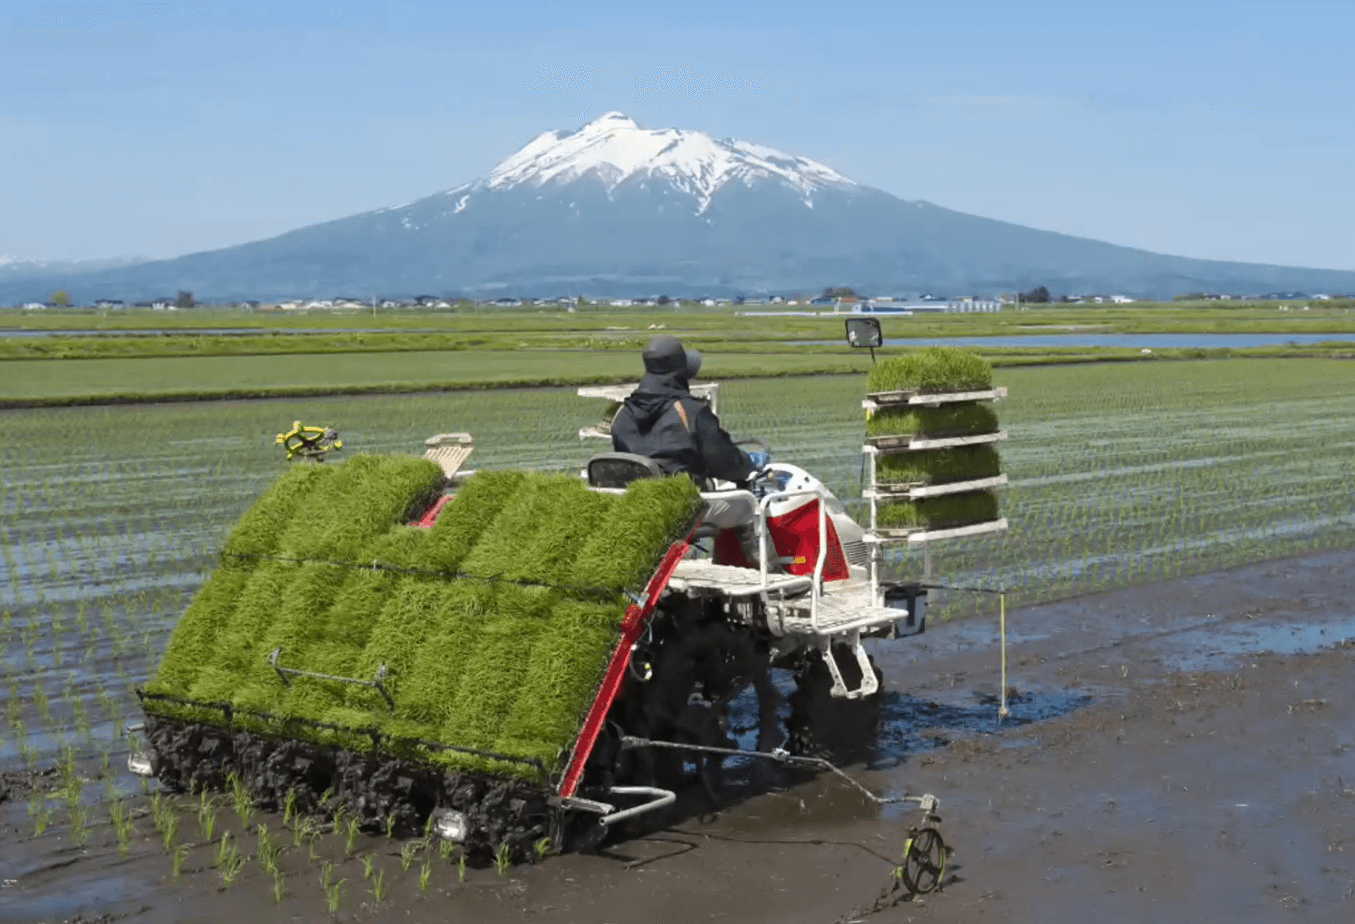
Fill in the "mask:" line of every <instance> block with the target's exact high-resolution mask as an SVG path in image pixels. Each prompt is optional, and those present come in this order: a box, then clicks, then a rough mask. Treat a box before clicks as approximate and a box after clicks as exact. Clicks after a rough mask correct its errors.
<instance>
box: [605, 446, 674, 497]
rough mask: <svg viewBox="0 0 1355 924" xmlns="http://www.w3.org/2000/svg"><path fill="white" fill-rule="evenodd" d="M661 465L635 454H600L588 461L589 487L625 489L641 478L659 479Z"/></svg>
mask: <svg viewBox="0 0 1355 924" xmlns="http://www.w3.org/2000/svg"><path fill="white" fill-rule="evenodd" d="M662 474H663V469H661V468H659V463H657V462H655V461H654V460H653V459H651V458H649V457H648V456H637V455H636V454H635V453H633V452H600V453H598V454H597V455H595V456H593V458H591V459H589V460H588V485H589V487H593V488H624V487H625V486H626V485H628V484H630V483H631V482H632V481H636V480H638V479H640V478H658V477H659V476H661V475H662Z"/></svg>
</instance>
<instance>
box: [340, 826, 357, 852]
mask: <svg viewBox="0 0 1355 924" xmlns="http://www.w3.org/2000/svg"><path fill="white" fill-rule="evenodd" d="M358 828H359V822H358V819H357V818H356V817H350V818H348V819H346V820H345V821H344V829H343V834H344V838H343V855H344V856H345V857H351V856H352V855H353V845H354V844H355V843H356V842H357V839H358Z"/></svg>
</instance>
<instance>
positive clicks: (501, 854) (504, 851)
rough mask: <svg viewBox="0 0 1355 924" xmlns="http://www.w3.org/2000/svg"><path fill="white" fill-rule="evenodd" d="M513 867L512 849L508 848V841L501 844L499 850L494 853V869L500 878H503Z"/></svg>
mask: <svg viewBox="0 0 1355 924" xmlns="http://www.w3.org/2000/svg"><path fill="white" fill-rule="evenodd" d="M512 865H513V853H512V848H510V847H509V846H508V842H507V841H504V842H502V843H501V844H499V846H498V848H497V849H496V850H495V851H494V869H495V870H496V871H497V872H498V874H499V876H500V877H501V878H502V876H503V875H504V874H505V873H507V872H508V868H509V867H510V866H512Z"/></svg>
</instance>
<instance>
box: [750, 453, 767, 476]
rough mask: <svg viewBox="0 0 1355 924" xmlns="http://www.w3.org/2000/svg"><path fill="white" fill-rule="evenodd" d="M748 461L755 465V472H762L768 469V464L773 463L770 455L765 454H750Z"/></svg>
mask: <svg viewBox="0 0 1355 924" xmlns="http://www.w3.org/2000/svg"><path fill="white" fill-rule="evenodd" d="M748 461H749V462H752V463H753V471H756V472H760V471H762V470H763V469H764V468H766V467H767V463H768V462H770V461H772V457H771V455H770V454H768V453H765V452H750V453H748Z"/></svg>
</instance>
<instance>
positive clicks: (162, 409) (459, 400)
mask: <svg viewBox="0 0 1355 924" xmlns="http://www.w3.org/2000/svg"><path fill="white" fill-rule="evenodd" d="M994 378H995V383H996V384H999V385H1004V386H1006V387H1007V388H1008V389H1009V392H1010V396H1009V398H1007V399H1006V400H1004V401H1001V402H999V403H998V404H997V405H996V410H997V413H998V415H999V420H1000V425H1001V427H1002V428H1003V429H1005V430H1006V431H1007V432H1008V433H1009V438H1008V439H1007V440H1006V441H1004V442H1001V443H999V444H998V449H999V452H1000V454H1001V460H1002V470H1003V471H1005V472H1006V473H1007V474H1008V477H1009V478H1010V486H1009V487H1008V488H1006V489H1005V490H1004V491H1003V492H1002V493H1001V495H1000V504H1001V507H1000V510H1001V515H1003V516H1005V517H1007V518H1008V519H1009V520H1010V522H1011V528H1010V530H1009V531H1008V532H1007V533H1006V535H1005V536H1004V537H1003V538H1000V539H992V538H985V539H975V540H968V541H960V542H957V543H955V544H953V545H946V546H943V547H939V548H937V549H936V550H935V551H934V552H933V562H932V564H933V568H934V570H935V573H936V575H937V576H938V577H940V578H942V579H944V580H946V581H949V582H953V583H955V584H964V585H983V586H988V587H995V586H1000V587H1003V588H1006V589H1008V590H1009V591H1010V601H1011V603H1012V605H1015V606H1017V607H1019V606H1021V605H1026V604H1033V603H1036V602H1041V601H1050V600H1056V599H1061V598H1067V597H1072V596H1076V595H1078V594H1081V593H1084V592H1090V591H1093V590H1103V589H1106V588H1111V587H1126V586H1133V585H1139V584H1147V583H1150V582H1156V581H1160V580H1163V579H1166V578H1170V577H1174V576H1179V575H1186V574H1193V573H1201V572H1206V571H1214V570H1218V569H1220V568H1224V567H1228V566H1232V565H1238V564H1243V563H1246V562H1253V561H1260V560H1265V559H1276V558H1281V557H1285V556H1289V555H1296V554H1300V553H1305V552H1310V551H1313V550H1319V549H1327V548H1339V547H1349V546H1352V545H1355V492H1352V491H1351V490H1350V486H1349V483H1348V482H1349V478H1350V471H1351V465H1350V460H1351V454H1352V451H1353V450H1355V428H1352V426H1351V424H1350V421H1351V420H1352V419H1355V365H1351V364H1350V363H1349V362H1345V361H1339V360H1224V361H1199V362H1174V363H1161V364H1159V363H1144V364H1134V365H1088V366H1058V367H1048V368H1022V369H999V370H998V371H997V372H996V374H995V376H994ZM864 391H865V376H864V375H851V376H845V375H844V376H821V377H802V378H791V379H762V380H759V379H749V380H741V381H737V382H730V383H727V384H726V385H725V386H723V387H722V390H721V393H720V410H721V417H722V421H723V423H724V425H725V427H726V428H727V429H728V430H730V431H731V433H733V434H734V436H735V437H736V438H742V437H751V436H759V437H762V438H763V439H765V440H767V441H768V442H769V443H770V444H771V447H772V452H773V458H776V459H780V460H784V461H790V462H794V463H796V464H799V465H802V466H803V467H805V468H806V469H808V470H809V471H811V472H814V473H815V474H817V475H819V476H820V477H821V478H823V479H824V480H825V481H826V482H827V483H828V485H829V486H830V487H831V488H832V490H833V491H835V492H836V493H837V494H838V495H839V496H840V497H842V498H843V499H844V500H845V501H846V502H847V503H848V506H849V508H850V509H853V510H854V511H856V512H857V513H859V512H860V510H861V504H860V501H859V495H860V488H861V477H862V464H861V463H862V455H861V451H860V450H861V444H862V441H863V437H864V435H865V419H864V413H863V411H862V410H861V407H860V400H861V397H862V395H863V393H864ZM604 407H605V403H604V402H600V401H592V400H587V399H581V398H579V397H577V396H576V395H575V394H574V393H573V390H572V389H530V390H506V389H505V390H497V391H482V392H459V393H445V394H437V395H399V396H367V397H356V398H355V397H346V398H323V399H317V398H313V399H304V400H288V399H270V400H258V401H218V402H211V403H202V404H190V403H184V404H163V405H134V406H106V407H83V408H62V409H35V410H9V411H3V412H0V433H2V434H3V440H0V510H2V511H3V518H2V519H0V565H2V569H0V570H2V573H3V580H2V581H0V652H2V653H3V661H4V674H5V676H4V682H5V684H6V690H7V695H6V696H5V697H4V702H5V715H4V716H0V770H4V771H13V770H20V769H23V768H25V767H28V768H35V769H43V768H55V769H51V770H49V771H48V772H50V773H53V774H55V775H56V778H57V779H59V780H60V781H61V788H60V789H59V790H57V791H56V792H57V793H58V794H47V795H40V794H33V795H31V796H29V795H28V794H24V798H26V799H27V803H28V804H27V816H26V817H27V821H26V823H27V824H28V825H30V826H31V831H32V833H33V834H34V836H35V837H37V838H39V839H40V838H42V837H44V836H46V837H51V836H53V833H54V832H58V833H59V834H60V836H61V837H63V838H66V839H68V840H69V841H70V842H71V843H74V844H76V845H79V844H83V843H84V842H85V841H87V840H88V839H90V838H91V837H98V838H104V839H107V840H108V841H109V842H110V843H111V842H112V841H113V840H114V839H116V840H117V841H118V843H119V844H120V845H121V844H122V843H123V841H124V838H126V837H129V836H131V835H130V833H129V832H130V831H131V830H132V829H131V823H130V821H129V820H128V816H127V814H126V811H127V808H126V806H127V803H126V802H124V800H123V797H124V796H130V795H133V794H135V793H136V791H137V788H138V786H139V785H141V784H140V783H139V781H138V780H137V778H135V777H131V776H130V775H128V774H126V773H125V771H124V770H123V769H122V768H124V767H125V759H126V754H127V750H128V745H127V743H126V741H125V740H124V739H123V738H122V737H120V735H119V733H118V731H119V729H120V728H121V727H122V725H123V724H124V723H125V722H127V721H130V720H133V719H134V718H136V717H137V715H138V708H137V701H136V698H135V696H134V694H133V690H134V689H135V688H136V687H138V686H140V685H143V684H144V683H145V682H146V681H147V680H148V678H149V677H150V676H152V674H153V673H154V671H155V669H156V666H157V664H158V663H159V659H160V656H161V653H162V652H163V651H164V649H165V645H166V641H167V639H168V637H169V634H170V632H171V631H172V629H173V628H174V626H175V623H176V621H177V619H178V617H179V615H180V614H181V613H182V612H183V610H184V609H185V607H186V606H187V604H188V602H189V600H190V599H191V598H192V596H193V594H194V593H195V592H196V590H197V589H198V588H199V587H200V586H201V585H202V583H203V581H204V580H205V579H206V576H207V575H208V573H209V572H210V571H211V570H212V569H213V568H214V567H215V566H216V563H217V554H218V552H219V550H220V549H221V547H222V544H223V543H224V541H225V539H226V537H227V535H228V533H229V531H230V529H231V527H232V526H233V525H234V524H235V522H236V521H237V520H238V519H239V517H240V516H241V514H242V513H243V512H244V511H245V510H246V508H248V507H249V506H250V505H251V504H252V503H253V501H254V500H255V499H256V498H257V497H258V496H259V494H260V493H261V492H262V491H264V489H265V488H267V486H268V485H269V484H271V483H272V482H273V481H274V480H275V479H276V478H277V477H278V475H279V474H280V473H281V471H282V470H283V468H284V465H285V463H284V462H283V455H282V452H281V450H280V449H279V448H278V447H277V446H275V445H274V436H275V434H277V433H279V432H282V431H285V430H288V429H290V426H291V422H292V421H293V420H297V419H299V420H301V421H302V422H304V423H306V424H319V425H328V426H334V427H337V428H338V429H339V430H340V432H341V435H342V437H343V439H344V444H345V450H344V452H343V453H341V454H340V455H341V456H342V455H343V454H345V453H350V452H365V453H403V452H408V453H416V452H418V451H420V450H421V449H422V440H423V438H424V437H426V436H429V435H431V434H434V433H442V432H452V431H469V432H471V433H473V434H474V436H475V440H476V447H477V448H476V450H475V454H474V455H473V456H472V457H471V461H470V463H469V466H470V467H474V468H478V469H503V468H518V467H522V468H529V469H533V470H538V471H545V472H564V473H574V472H577V471H578V470H579V469H580V468H581V467H582V465H583V463H584V462H585V461H586V459H587V458H588V456H589V454H590V452H591V451H594V450H598V449H603V448H606V447H605V446H602V445H600V444H597V443H581V442H580V440H579V439H578V436H577V430H578V428H579V427H581V426H586V425H589V424H593V423H596V422H597V420H598V419H599V417H600V416H601V413H602V411H603V409H604ZM297 516H304V511H303V512H299V513H298V514H297ZM894 565H895V567H896V568H898V569H899V570H900V571H901V572H903V573H908V574H913V573H919V572H920V568H921V561H920V558H919V557H918V556H917V555H904V556H902V557H900V558H897V559H896V560H895V561H894ZM983 606H984V607H987V606H989V604H987V603H984V604H983ZM974 610H975V605H974V604H973V603H972V602H971V601H970V600H969V599H968V598H966V597H965V596H964V595H962V594H954V595H950V596H947V597H945V598H943V599H942V601H941V605H940V611H941V614H942V615H944V616H947V617H953V618H972V617H974V616H975V615H976V614H975V612H974ZM936 612H937V611H936V610H934V611H933V614H934V615H935V614H936ZM983 613H986V610H984V611H983ZM983 613H979V614H977V615H978V616H982V615H983ZM1018 618H1019V614H1018ZM91 781H93V782H91ZM12 801H17V800H15V799H12ZM10 810H11V811H16V810H17V811H23V810H22V809H13V808H11V809H10ZM174 817H175V819H176V820H175V821H174V822H173V823H174V824H177V816H174ZM160 818H161V816H160V815H155V816H154V823H155V825H156V830H157V832H158V834H159V835H160V836H162V837H163V839H164V844H165V849H166V855H167V857H172V856H173V845H174V843H175V834H174V830H173V829H172V828H171V827H170V826H171V822H170V820H169V818H170V816H169V815H165V816H164V819H165V820H164V825H165V827H166V828H167V829H169V830H168V833H167V834H166V833H165V831H162V830H160V824H161V821H160ZM186 823H190V822H186ZM140 830H141V831H142V832H143V834H144V833H146V832H149V830H150V825H149V824H148V823H146V822H142V824H141V826H140ZM169 862H170V860H169V859H167V860H166V863H167V864H168V863H169ZM227 868H229V864H227ZM176 871H177V867H176Z"/></svg>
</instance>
